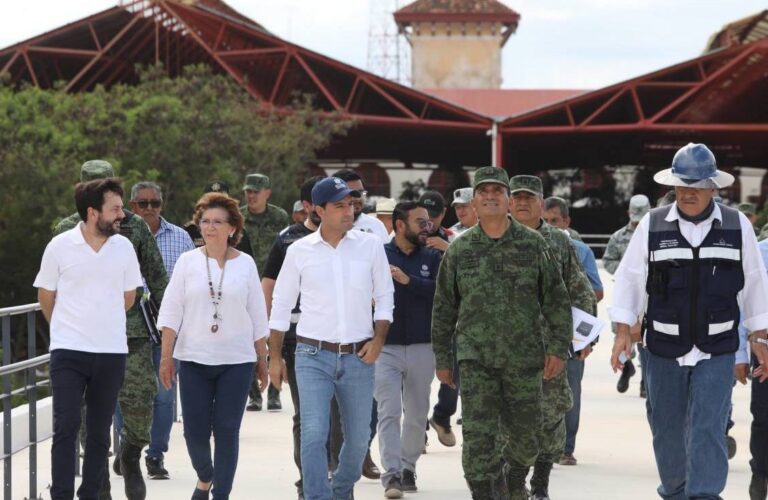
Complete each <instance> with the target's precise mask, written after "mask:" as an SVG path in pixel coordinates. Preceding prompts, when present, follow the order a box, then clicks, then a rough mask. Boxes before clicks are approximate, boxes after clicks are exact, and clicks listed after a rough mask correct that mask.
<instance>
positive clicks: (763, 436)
mask: <svg viewBox="0 0 768 500" xmlns="http://www.w3.org/2000/svg"><path fill="white" fill-rule="evenodd" d="M752 366H754V367H755V368H757V367H758V366H759V365H758V363H757V359H756V358H755V357H754V356H753V357H752ZM749 409H750V411H751V412H752V433H751V434H750V436H749V451H750V452H751V453H752V460H750V461H749V466H750V467H751V468H752V473H753V474H755V475H758V476H760V477H763V478H768V381H766V382H762V383H761V382H760V380H758V379H756V378H754V379H752V403H750V406H749Z"/></svg>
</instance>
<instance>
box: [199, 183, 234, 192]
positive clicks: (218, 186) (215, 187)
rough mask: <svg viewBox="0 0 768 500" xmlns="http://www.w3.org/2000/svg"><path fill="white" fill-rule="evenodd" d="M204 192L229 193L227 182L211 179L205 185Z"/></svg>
mask: <svg viewBox="0 0 768 500" xmlns="http://www.w3.org/2000/svg"><path fill="white" fill-rule="evenodd" d="M203 192H204V193H226V194H229V183H228V182H226V181H213V182H210V183H208V184H206V185H205V188H203Z"/></svg>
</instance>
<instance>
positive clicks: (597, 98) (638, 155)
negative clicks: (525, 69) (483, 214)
mask: <svg viewBox="0 0 768 500" xmlns="http://www.w3.org/2000/svg"><path fill="white" fill-rule="evenodd" d="M766 74H768V39H762V40H760V41H757V42H753V43H748V44H744V45H734V46H732V47H730V48H724V49H721V50H717V51H714V52H711V53H708V54H705V55H703V56H701V57H698V58H695V59H692V60H689V61H686V62H683V63H680V64H676V65H674V66H670V67H668V68H664V69H662V70H659V71H655V72H653V73H649V74H647V75H643V76H640V77H638V78H634V79H632V80H628V81H625V82H622V83H619V84H616V85H612V86H609V87H606V88H603V89H600V90H596V91H594V92H589V93H586V94H583V95H580V96H576V97H572V98H570V99H567V100H565V101H563V102H560V103H557V104H553V105H550V106H545V107H544V108H541V109H538V110H535V111H531V112H528V113H524V114H522V115H520V116H515V117H511V118H508V119H507V120H505V121H504V122H503V123H502V124H501V125H500V132H501V136H502V140H501V141H502V142H501V145H500V146H501V147H499V148H497V151H498V154H499V156H500V159H501V160H502V161H503V163H502V164H503V165H505V166H506V167H508V168H509V167H512V168H513V169H523V170H525V169H534V168H542V167H544V168H562V167H567V166H600V165H606V164H624V165H648V166H659V167H661V166H666V165H667V164H668V162H669V159H670V157H671V153H670V151H672V150H674V149H676V148H678V147H680V146H681V145H683V144H685V143H687V142H690V141H700V142H705V143H707V144H708V145H710V146H711V147H712V148H713V149H714V150H715V153H716V154H717V155H718V160H719V162H720V163H721V164H723V165H729V164H730V165H734V164H735V165H748V164H752V165H759V166H762V165H764V163H765V161H766V153H765V151H766V146H765V143H766V137H768V136H767V135H766V134H768V106H767V105H766V100H765V96H766V95H768V78H766Z"/></svg>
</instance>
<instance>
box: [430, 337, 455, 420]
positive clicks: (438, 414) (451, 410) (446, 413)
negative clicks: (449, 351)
mask: <svg viewBox="0 0 768 500" xmlns="http://www.w3.org/2000/svg"><path fill="white" fill-rule="evenodd" d="M453 359H454V364H453V383H454V385H455V386H456V388H455V389H452V388H451V387H450V386H447V385H445V384H440V390H439V391H437V404H436V405H435V407H434V408H433V409H432V418H433V419H435V422H437V423H438V424H440V425H442V426H446V427H447V426H450V425H451V417H452V416H453V415H454V414H455V413H456V407H457V406H458V404H459V383H460V381H461V377H460V375H459V362H458V360H457V359H456V341H455V340H454V344H453Z"/></svg>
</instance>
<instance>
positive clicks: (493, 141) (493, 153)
mask: <svg viewBox="0 0 768 500" xmlns="http://www.w3.org/2000/svg"><path fill="white" fill-rule="evenodd" d="M489 133H490V136H491V166H493V167H498V166H499V165H498V161H496V160H497V157H498V154H497V153H498V152H497V147H498V144H497V142H496V141H497V138H498V135H499V124H498V122H496V121H495V120H494V122H493V126H491V130H489Z"/></svg>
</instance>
